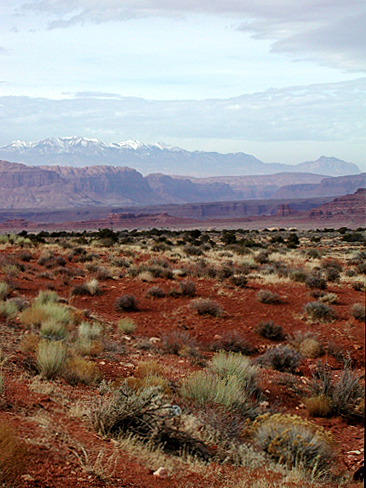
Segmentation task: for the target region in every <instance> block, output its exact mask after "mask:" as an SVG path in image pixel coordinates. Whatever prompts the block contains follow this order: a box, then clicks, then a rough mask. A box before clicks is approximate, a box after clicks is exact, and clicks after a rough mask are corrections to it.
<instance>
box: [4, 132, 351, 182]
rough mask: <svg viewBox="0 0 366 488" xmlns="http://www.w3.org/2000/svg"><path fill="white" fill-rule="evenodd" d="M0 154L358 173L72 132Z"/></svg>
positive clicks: (49, 160) (211, 170) (331, 164)
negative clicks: (106, 141) (73, 134)
mask: <svg viewBox="0 0 366 488" xmlns="http://www.w3.org/2000/svg"><path fill="white" fill-rule="evenodd" d="M0 159H4V160H9V161H15V162H21V163H25V164H32V165H37V166H39V165H60V166H72V167H83V166H92V165H111V166H130V167H132V168H134V169H136V170H138V171H140V172H141V173H143V174H145V175H147V174H149V173H165V174H170V175H191V176H243V175H255V174H274V173H280V172H286V173H294V172H296V173H314V174H320V175H329V176H342V175H350V174H359V173H360V169H359V168H358V167H357V166H356V165H355V164H353V163H347V162H346V161H342V160H340V159H336V158H327V157H325V156H322V157H321V158H319V159H318V160H317V161H311V162H305V163H300V164H297V165H288V164H281V163H264V162H263V161H260V160H259V159H257V158H256V157H254V156H252V155H250V154H245V153H242V152H240V153H229V154H221V153H217V152H205V151H193V152H190V151H186V150H185V149H182V148H179V147H171V146H168V145H165V144H164V143H161V142H159V143H156V144H144V143H143V142H140V141H136V140H132V139H131V140H127V141H125V142H114V143H111V144H106V143H104V142H102V141H99V140H98V139H87V138H83V137H76V136H74V137H51V138H48V139H44V140H42V141H36V142H25V141H21V140H17V141H13V142H12V143H10V144H9V145H7V146H4V147H2V148H0Z"/></svg>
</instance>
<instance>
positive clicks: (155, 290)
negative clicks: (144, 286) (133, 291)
mask: <svg viewBox="0 0 366 488" xmlns="http://www.w3.org/2000/svg"><path fill="white" fill-rule="evenodd" d="M146 295H147V296H148V297H150V298H164V297H165V291H164V290H163V289H162V288H160V286H152V287H151V288H149V289H148V290H147V291H146Z"/></svg>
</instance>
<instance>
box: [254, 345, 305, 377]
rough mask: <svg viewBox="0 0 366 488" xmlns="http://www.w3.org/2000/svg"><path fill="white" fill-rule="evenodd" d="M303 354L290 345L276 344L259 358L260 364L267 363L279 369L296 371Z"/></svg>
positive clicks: (287, 371)
mask: <svg viewBox="0 0 366 488" xmlns="http://www.w3.org/2000/svg"><path fill="white" fill-rule="evenodd" d="M300 359H301V354H300V353H299V352H298V351H296V350H295V349H293V348H292V347H289V346H284V345H280V346H276V347H273V348H272V349H268V350H267V351H266V352H265V353H264V354H262V356H259V357H258V358H257V361H258V363H259V364H264V365H267V366H269V367H271V368H273V369H276V370H277V371H282V372H285V373H295V372H296V370H297V368H298V367H299V365H300Z"/></svg>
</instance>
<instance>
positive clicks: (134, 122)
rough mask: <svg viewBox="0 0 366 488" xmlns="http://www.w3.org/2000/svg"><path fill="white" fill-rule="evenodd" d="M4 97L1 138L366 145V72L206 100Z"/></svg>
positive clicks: (8, 140)
mask: <svg viewBox="0 0 366 488" xmlns="http://www.w3.org/2000/svg"><path fill="white" fill-rule="evenodd" d="M106 95H107V96H106ZM0 103H1V105H2V110H1V113H0V129H1V131H0V133H1V139H2V143H3V144H6V143H8V142H10V141H11V140H13V139H19V138H21V139H25V140H36V139H42V138H44V137H49V136H51V135H53V136H62V135H65V134H78V135H83V136H93V137H98V134H101V135H102V134H110V135H111V136H110V139H111V140H114V141H116V140H125V139H128V138H133V139H135V138H136V139H141V140H143V141H146V142H154V141H157V140H168V141H169V140H170V139H173V138H174V139H182V140H183V139H190V140H193V139H197V140H203V139H216V140H220V139H222V140H225V139H226V140H229V139H230V140H237V141H240V140H243V141H244V140H245V141H263V142H268V141H319V142H322V141H323V142H324V141H329V142H332V141H333V142H340V141H347V142H350V143H351V142H354V143H364V141H365V134H366V119H365V116H364V114H365V107H366V78H361V79H358V80H355V81H349V82H341V83H331V84H321V85H310V86H298V87H291V88H285V89H271V90H267V91H264V92H259V93H254V94H247V95H242V96H240V97H235V98H230V99H210V100H202V101H196V100H172V101H165V100H145V99H142V98H132V97H121V96H113V94H103V93H102V94H100V95H98V94H97V93H92V94H90V93H84V94H82V93H78V94H77V97H75V98H74V97H73V98H71V97H69V98H65V99H62V100H51V99H46V98H30V97H1V98H0ZM99 137H100V136H99ZM100 138H103V137H100Z"/></svg>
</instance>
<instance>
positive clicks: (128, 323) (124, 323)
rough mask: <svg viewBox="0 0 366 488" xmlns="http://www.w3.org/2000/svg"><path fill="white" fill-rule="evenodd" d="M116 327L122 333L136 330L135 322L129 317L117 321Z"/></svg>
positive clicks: (131, 332) (130, 332)
mask: <svg viewBox="0 0 366 488" xmlns="http://www.w3.org/2000/svg"><path fill="white" fill-rule="evenodd" d="M117 327H118V328H119V330H120V331H121V332H123V333H124V334H127V335H128V334H133V333H134V332H135V330H136V324H135V322H134V321H133V320H131V319H127V318H125V319H121V320H119V321H118V322H117Z"/></svg>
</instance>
